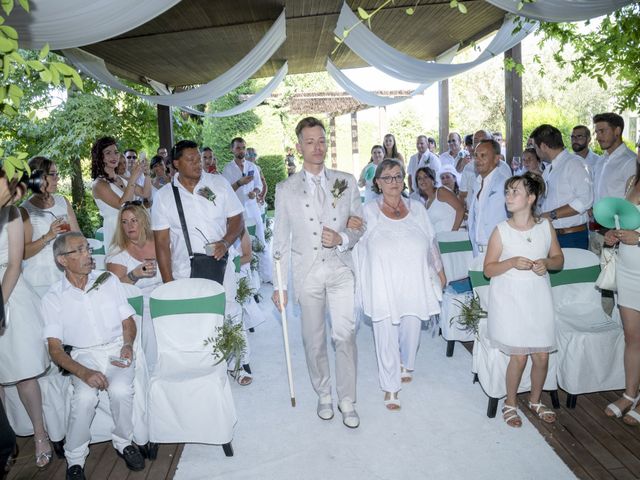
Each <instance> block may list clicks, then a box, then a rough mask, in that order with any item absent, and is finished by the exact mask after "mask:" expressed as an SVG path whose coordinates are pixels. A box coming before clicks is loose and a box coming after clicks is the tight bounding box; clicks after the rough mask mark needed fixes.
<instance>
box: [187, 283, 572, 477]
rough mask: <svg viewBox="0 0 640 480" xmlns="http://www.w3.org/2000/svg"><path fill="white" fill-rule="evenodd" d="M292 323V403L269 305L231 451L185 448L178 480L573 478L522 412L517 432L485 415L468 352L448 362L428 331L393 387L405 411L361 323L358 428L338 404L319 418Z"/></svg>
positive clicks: (239, 398) (241, 394)
mask: <svg viewBox="0 0 640 480" xmlns="http://www.w3.org/2000/svg"><path fill="white" fill-rule="evenodd" d="M263 298H264V300H263V303H262V304H261V306H263V307H264V308H266V309H268V311H269V312H271V310H272V308H273V307H272V305H271V302H270V300H269V299H270V289H269V290H267V289H265V288H263ZM276 318H278V320H277V321H276ZM289 329H290V332H289V335H290V342H291V350H292V363H293V372H294V373H293V374H294V381H295V387H296V399H297V406H296V407H295V408H291V406H290V402H289V391H288V386H287V377H286V375H287V374H286V367H285V363H284V354H283V353H282V351H283V350H282V336H281V330H280V323H279V316H278V317H276V311H275V309H273V317H272V318H271V319H270V320H269V321H268V322H265V323H263V324H262V325H261V326H260V327H258V328H257V329H256V332H255V333H252V334H249V335H250V340H251V350H252V360H251V367H252V370H253V373H254V381H253V384H252V385H250V386H248V387H240V386H239V385H238V384H236V383H234V384H233V386H232V388H233V396H234V399H235V402H236V408H237V412H238V418H239V421H238V424H237V426H236V433H235V437H234V439H233V447H234V449H235V456H234V457H232V458H227V457H225V456H224V453H223V451H222V448H221V447H219V446H211V445H193V444H191V445H185V447H184V452H183V454H182V457H181V459H180V463H179V465H178V471H177V473H176V475H175V479H176V480H199V479H202V480H208V479H213V478H217V479H224V480H235V479H259V480H269V479H274V480H290V479H291V480H293V479H296V480H298V479H302V480H316V479H317V480H326V479H332V480H342V479H345V480H347V479H348V480H356V479H367V480H369V479H376V480H382V479H393V480H398V479H402V480H405V479H444V478H446V479H468V478H473V479H474V480H479V479H492V480H498V479H509V480H512V479H519V480H522V479H540V478H553V479H568V478H575V476H574V475H573V474H572V473H571V471H570V470H569V469H568V468H567V467H566V466H565V464H564V463H563V462H562V460H560V458H559V457H558V456H557V455H556V454H555V453H554V452H553V450H552V449H551V447H550V446H548V445H547V443H546V442H545V441H544V439H543V438H542V436H541V435H540V434H539V433H538V432H537V431H536V429H535V428H534V427H533V426H532V425H531V424H530V423H529V422H528V421H527V419H526V417H524V416H523V422H524V425H523V427H522V428H520V429H518V430H516V429H512V428H510V427H508V426H507V425H505V423H504V422H503V421H502V419H501V418H499V417H497V418H495V419H489V418H487V416H486V413H485V412H486V407H487V397H486V396H485V394H484V393H483V392H482V390H481V388H480V387H479V385H477V384H476V385H474V384H473V383H472V376H471V373H470V368H471V356H470V354H469V353H468V352H467V350H466V349H464V348H462V347H461V346H458V347H456V350H455V354H454V356H453V357H452V358H446V357H445V355H444V351H445V342H444V340H442V339H441V338H437V337H436V338H431V336H430V335H428V334H426V332H423V335H422V344H421V347H420V351H419V352H418V359H417V372H416V374H415V376H414V380H413V382H412V383H411V384H409V385H408V386H407V387H405V388H404V389H403V390H402V391H401V392H400V399H401V401H402V410H401V411H400V412H388V411H387V410H386V409H385V408H384V405H383V403H382V397H383V395H382V393H381V391H380V388H379V386H378V381H377V367H376V359H375V353H374V347H373V339H372V329H371V326H370V325H366V324H365V325H362V327H361V328H360V331H359V332H358V349H359V350H358V358H359V365H358V374H359V376H358V403H357V405H356V406H357V410H358V412H359V414H360V419H361V426H360V428H358V429H355V430H350V429H348V428H346V427H345V426H344V425H342V420H341V416H340V414H339V413H338V412H337V410H336V416H335V417H334V418H333V420H330V421H322V420H320V419H319V418H318V417H317V416H316V399H317V397H316V395H315V393H314V392H313V389H312V388H311V385H310V383H309V377H308V374H307V368H306V363H305V358H304V351H303V348H302V340H301V338H300V328H299V320H298V318H297V317H293V313H292V314H291V315H290V323H289ZM332 371H333V364H332Z"/></svg>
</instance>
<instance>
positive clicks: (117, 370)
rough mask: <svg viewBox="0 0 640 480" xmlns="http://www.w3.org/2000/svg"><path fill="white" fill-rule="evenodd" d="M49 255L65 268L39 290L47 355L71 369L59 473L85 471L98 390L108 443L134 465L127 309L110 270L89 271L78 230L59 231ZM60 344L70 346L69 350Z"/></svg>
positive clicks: (75, 475) (79, 475) (138, 463)
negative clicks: (108, 417)
mask: <svg viewBox="0 0 640 480" xmlns="http://www.w3.org/2000/svg"><path fill="white" fill-rule="evenodd" d="M53 255H54V258H55V261H56V264H57V265H58V267H59V268H61V269H63V270H64V273H65V275H64V277H63V278H62V280H60V281H59V282H57V283H54V284H53V285H52V286H51V288H50V289H49V291H48V292H47V293H46V294H45V296H44V297H43V299H42V314H43V318H44V323H45V327H44V337H45V338H46V340H47V342H48V344H49V354H50V355H51V359H52V360H53V361H54V362H55V363H56V364H57V365H58V366H60V367H61V368H63V369H65V370H67V371H69V372H70V373H71V375H72V384H73V396H72V398H71V412H70V414H69V419H68V425H67V436H66V443H65V456H66V458H67V466H68V469H67V480H70V479H73V480H76V479H78V480H80V479H84V478H85V476H84V463H85V459H86V458H87V455H88V454H89V441H90V440H91V434H90V430H89V428H90V426H91V422H92V421H93V418H94V416H95V412H96V407H97V405H98V393H99V392H100V390H106V391H107V394H108V395H109V403H110V406H111V414H112V417H113V423H114V428H113V431H112V432H111V434H112V438H113V446H114V447H115V449H116V450H117V452H118V455H119V456H121V457H123V458H124V461H125V463H126V464H127V467H128V468H129V469H130V470H133V471H139V470H142V469H144V458H143V457H142V455H141V454H140V452H139V451H138V449H137V448H136V447H134V446H133V445H132V444H131V439H132V438H133V377H134V367H133V361H134V358H133V341H134V339H135V338H136V324H135V322H134V320H133V318H132V315H133V314H134V310H133V308H132V307H131V306H130V305H129V303H128V302H127V298H126V296H125V294H124V291H123V290H122V287H121V286H120V281H119V280H118V278H117V277H116V276H115V275H113V274H111V273H108V272H103V273H100V272H92V271H91V270H92V265H93V261H92V258H91V248H89V244H88V243H87V240H86V239H85V238H84V236H82V234H81V233H79V232H69V233H65V234H63V235H60V236H59V237H58V238H57V239H56V241H55V242H54V244H53ZM63 345H66V346H70V347H72V350H71V354H70V355H68V354H67V353H66V352H65V350H64V348H63Z"/></svg>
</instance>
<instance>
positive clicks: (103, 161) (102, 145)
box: [91, 137, 151, 251]
mask: <svg viewBox="0 0 640 480" xmlns="http://www.w3.org/2000/svg"><path fill="white" fill-rule="evenodd" d="M119 160H120V154H119V153H118V145H117V144H116V140H115V139H114V138H111V137H102V138H99V139H98V140H97V141H96V143H94V144H93V147H91V178H93V184H92V185H91V191H92V192H93V199H94V200H95V202H96V205H97V207H98V210H100V215H102V219H103V229H104V232H103V233H104V247H105V251H107V250H109V247H110V246H111V241H112V239H113V234H114V233H115V230H116V222H117V218H118V212H119V210H120V207H121V206H122V204H123V203H125V202H127V201H131V200H133V199H134V197H135V196H136V195H138V196H140V197H142V198H150V197H151V180H150V179H149V177H148V176H146V177H145V180H144V187H140V186H139V185H136V182H137V181H138V179H139V178H140V175H143V174H144V168H145V165H144V162H142V161H138V162H135V163H134V164H133V167H132V168H131V176H130V177H129V179H128V180H126V179H124V178H123V177H121V176H120V175H118V174H117V173H116V168H117V167H118V162H119Z"/></svg>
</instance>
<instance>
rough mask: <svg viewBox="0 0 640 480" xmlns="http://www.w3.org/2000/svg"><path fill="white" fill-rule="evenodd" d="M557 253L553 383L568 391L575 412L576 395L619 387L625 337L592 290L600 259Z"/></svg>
mask: <svg viewBox="0 0 640 480" xmlns="http://www.w3.org/2000/svg"><path fill="white" fill-rule="evenodd" d="M562 252H563V253H564V268H563V270H562V271H560V272H558V273H553V274H552V275H551V287H552V290H551V291H552V293H553V301H554V307H555V311H556V327H557V328H556V337H557V338H556V339H557V343H558V385H559V386H560V388H562V389H563V390H565V391H566V392H567V407H569V408H574V407H575V405H576V401H577V395H579V394H581V393H589V392H601V391H606V390H618V389H623V388H624V386H625V380H624V363H623V357H624V333H623V330H622V326H621V325H620V323H619V321H618V320H617V319H615V318H611V317H610V316H609V315H607V314H606V313H605V311H604V310H603V309H602V300H601V294H600V291H599V290H598V289H597V288H596V286H595V280H596V278H598V274H599V273H600V259H599V258H598V257H597V256H596V255H595V254H594V253H592V252H590V251H588V250H582V249H577V248H565V249H563V250H562Z"/></svg>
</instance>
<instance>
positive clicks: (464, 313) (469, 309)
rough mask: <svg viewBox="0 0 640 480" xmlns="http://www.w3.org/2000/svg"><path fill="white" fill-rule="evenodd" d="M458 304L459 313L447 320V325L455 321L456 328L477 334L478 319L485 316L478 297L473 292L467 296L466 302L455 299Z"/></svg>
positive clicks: (485, 313)
mask: <svg viewBox="0 0 640 480" xmlns="http://www.w3.org/2000/svg"><path fill="white" fill-rule="evenodd" d="M455 301H456V302H458V304H459V305H460V315H458V316H457V317H453V318H451V319H450V320H449V325H451V326H453V322H454V321H457V323H458V328H459V329H460V330H465V331H467V332H473V334H474V335H476V336H477V335H478V325H479V324H480V319H482V318H487V312H486V311H484V310H483V309H482V306H481V305H480V299H479V298H478V295H476V294H475V293H474V294H473V295H471V296H469V298H468V300H467V301H466V302H462V301H460V300H455Z"/></svg>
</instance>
